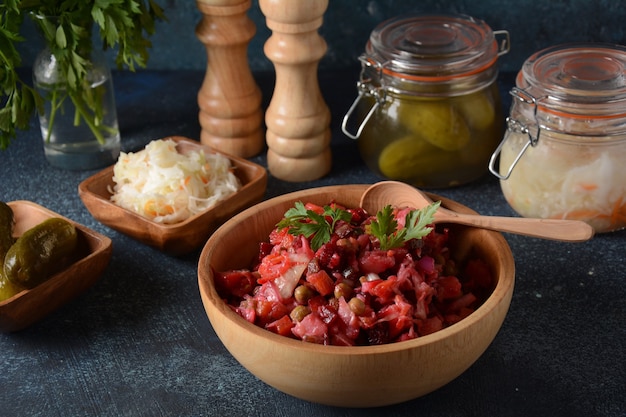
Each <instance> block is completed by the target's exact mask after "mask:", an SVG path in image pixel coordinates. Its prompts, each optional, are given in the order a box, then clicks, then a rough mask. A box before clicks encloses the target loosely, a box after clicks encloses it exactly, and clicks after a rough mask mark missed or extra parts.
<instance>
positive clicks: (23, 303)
mask: <svg viewBox="0 0 626 417" xmlns="http://www.w3.org/2000/svg"><path fill="white" fill-rule="evenodd" d="M7 204H8V205H9V207H11V209H12V210H13V216H14V219H15V226H14V229H13V235H14V236H15V237H18V236H20V235H22V234H23V233H24V232H25V231H26V230H28V229H30V228H31V227H34V226H36V225H37V224H39V223H41V222H43V221H44V220H47V219H49V218H51V217H59V218H62V219H65V220H67V221H69V222H70V223H72V224H73V225H74V226H75V227H76V232H77V234H78V244H77V245H76V253H75V255H74V256H75V259H76V260H75V262H73V263H72V264H71V265H70V266H68V267H67V268H65V269H64V270H63V271H60V272H58V273H57V274H55V275H53V276H52V277H50V278H49V279H48V280H47V281H45V282H43V283H42V284H39V285H38V286H36V287H35V288H33V289H30V290H24V291H22V292H20V293H18V294H16V295H14V296H13V297H11V298H8V299H6V300H4V301H0V330H1V331H3V332H14V331H17V330H21V329H24V328H26V327H28V326H30V325H31V324H33V323H35V322H37V321H39V320H41V319H42V318H43V317H45V316H47V315H48V314H50V313H51V312H53V311H54V310H56V309H58V308H59V307H60V306H62V305H63V304H65V303H67V302H68V301H70V300H72V299H73V298H75V297H77V296H78V295H79V294H81V293H83V292H84V291H85V290H87V289H88V288H89V287H91V286H92V285H93V284H94V283H95V282H96V281H97V280H98V279H99V278H100V276H101V275H102V272H104V269H105V268H106V266H107V265H108V264H109V261H110V259H111V253H112V244H111V239H109V238H108V237H106V236H104V235H102V234H100V233H97V232H95V231H93V230H91V229H88V228H87V227H85V226H83V225H81V224H78V223H76V222H74V221H73V220H70V219H68V218H66V217H63V216H61V215H60V214H57V213H55V212H53V211H50V210H48V209H47V208H45V207H42V206H40V205H38V204H35V203H33V202H30V201H12V202H9V203H7Z"/></svg>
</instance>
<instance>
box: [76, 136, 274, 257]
mask: <svg viewBox="0 0 626 417" xmlns="http://www.w3.org/2000/svg"><path fill="white" fill-rule="evenodd" d="M168 139H172V140H174V141H176V142H177V145H176V148H177V150H178V151H179V152H180V153H183V154H184V153H186V152H191V151H198V150H201V149H203V150H204V151H205V152H207V153H209V152H211V153H217V152H216V151H215V150H213V149H211V148H210V147H208V146H206V145H202V144H200V143H199V142H197V141H194V140H191V139H187V138H183V137H180V136H173V137H171V138H168ZM226 156H227V157H228V158H229V159H230V161H231V164H232V165H233V167H234V169H235V175H237V177H238V178H239V180H240V181H241V184H242V186H241V189H240V190H239V191H237V192H236V193H234V194H232V195H230V196H229V197H228V198H226V199H225V200H223V201H221V202H219V203H217V204H216V205H215V206H213V207H211V208H209V209H207V210H205V211H202V212H200V213H197V214H195V215H193V216H191V217H189V218H188V219H186V220H184V221H182V222H179V223H175V224H160V223H156V222H154V221H152V220H150V219H148V218H146V217H143V216H141V215H139V214H137V213H135V212H133V211H131V210H128V209H125V208H122V207H120V206H118V205H116V204H114V203H113V202H112V201H111V195H112V194H111V191H110V190H112V189H113V186H114V185H115V183H114V182H113V166H110V167H108V168H105V169H104V170H102V171H100V172H98V173H97V174H95V175H93V176H91V177H89V178H87V179H85V180H84V181H83V182H81V183H80V184H79V186H78V194H79V196H80V198H81V200H82V201H83V203H84V204H85V206H86V207H87V210H89V212H90V213H91V215H92V216H93V217H95V218H96V219H97V220H98V221H100V222H101V223H103V224H105V225H107V226H108V227H110V228H112V229H115V230H117V231H119V232H121V233H124V234H127V235H129V236H131V237H133V238H135V239H137V240H139V241H140V242H143V243H145V244H147V245H150V246H153V247H156V248H158V249H160V250H161V251H163V252H166V253H168V254H171V255H182V254H185V253H188V252H191V251H192V250H194V249H197V248H199V247H201V246H202V245H203V244H204V243H205V242H206V240H207V238H208V237H209V236H210V235H211V233H212V232H213V231H214V230H215V229H216V228H217V227H218V226H219V225H221V224H222V223H223V222H224V221H225V220H227V219H230V218H231V217H232V216H233V215H234V214H236V213H238V212H240V211H241V210H243V209H245V208H247V207H250V206H251V205H253V204H254V203H257V202H259V201H261V199H262V198H263V196H264V194H265V188H266V186H267V172H266V170H265V168H263V167H262V166H260V165H257V164H254V163H252V162H249V161H247V160H245V159H242V158H239V157H236V156H232V155H226Z"/></svg>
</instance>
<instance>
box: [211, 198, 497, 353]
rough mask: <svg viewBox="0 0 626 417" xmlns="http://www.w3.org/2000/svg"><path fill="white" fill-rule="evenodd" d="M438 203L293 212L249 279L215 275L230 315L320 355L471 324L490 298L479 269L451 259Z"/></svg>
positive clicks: (305, 206)
mask: <svg viewBox="0 0 626 417" xmlns="http://www.w3.org/2000/svg"><path fill="white" fill-rule="evenodd" d="M439 204H440V202H436V203H434V204H431V205H430V206H427V207H424V208H422V209H419V210H417V209H412V208H399V207H392V206H386V207H384V208H383V209H382V210H380V211H379V212H378V213H376V214H375V215H370V214H369V213H367V212H366V211H365V210H363V209H362V208H346V207H343V206H341V205H339V204H336V203H334V202H331V203H330V204H329V205H326V206H319V205H315V204H311V203H303V202H296V203H295V205H294V207H292V208H291V209H289V210H288V211H287V212H286V213H285V215H284V217H283V219H281V220H280V221H279V222H278V223H277V224H276V227H275V228H274V229H273V230H272V232H271V233H270V235H269V237H268V241H266V242H262V243H261V244H260V246H259V254H258V258H257V259H256V260H255V262H254V264H253V265H251V266H250V268H249V269H240V270H231V271H222V272H216V273H215V274H214V276H215V285H216V288H217V291H218V293H219V294H220V296H221V297H222V298H223V299H224V300H225V301H226V302H227V303H228V305H229V306H230V307H231V308H232V309H233V310H234V311H235V312H237V313H238V314H239V315H240V316H242V317H243V318H245V319H246V320H248V321H249V322H251V323H254V324H255V325H257V326H260V327H262V328H265V329H267V330H269V331H272V332H274V333H277V334H280V335H283V336H286V337H290V338H296V339H300V340H303V341H306V342H311V343H319V344H325V345H338V346H355V345H378V344H385V343H392V342H399V341H403V340H409V339H414V338H417V337H420V336H424V335H427V334H430V333H433V332H436V331H438V330H441V329H443V328H445V327H448V326H450V325H452V324H454V323H456V322H458V321H460V320H462V319H463V318H465V317H467V316H468V315H470V314H471V313H472V312H473V311H474V310H475V309H476V308H478V307H479V306H480V305H481V304H482V303H483V302H484V300H485V299H486V298H487V297H488V296H489V294H490V293H491V292H492V290H493V286H494V282H493V281H494V280H493V278H492V276H491V273H490V270H489V268H488V266H487V265H486V263H485V262H484V261H483V260H481V259H470V260H468V261H465V262H462V263H461V262H458V261H457V260H455V259H453V258H452V257H451V251H450V250H449V247H448V242H449V239H450V237H451V235H450V233H451V232H450V230H449V229H446V228H443V229H441V230H439V229H436V228H435V227H434V225H433V224H432V221H433V215H434V213H435V211H436V210H437V208H438V206H439Z"/></svg>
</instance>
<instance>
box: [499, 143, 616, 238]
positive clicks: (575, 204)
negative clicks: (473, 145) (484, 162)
mask: <svg viewBox="0 0 626 417" xmlns="http://www.w3.org/2000/svg"><path fill="white" fill-rule="evenodd" d="M548 134H549V133H546V134H545V135H543V136H542V138H543V142H541V143H540V144H538V145H537V146H536V147H532V146H531V147H529V148H528V149H527V150H526V152H525V153H524V154H523V155H522V157H521V158H520V160H519V162H518V163H517V165H515V168H514V169H513V171H512V173H511V176H510V177H509V179H507V180H503V181H501V182H500V184H501V186H502V191H503V193H504V196H505V198H506V200H507V201H508V203H509V204H510V205H511V207H513V209H515V211H517V212H518V213H519V214H520V215H522V216H524V217H540V218H554V219H573V220H583V221H586V222H587V223H589V224H590V225H591V226H593V228H594V229H595V231H596V232H607V231H612V230H617V229H621V228H624V227H626V182H625V178H626V164H624V161H625V160H626V147H625V146H624V143H623V141H622V142H619V141H613V142H611V141H608V142H607V141H605V142H601V141H598V142H595V143H587V144H581V143H579V142H575V141H571V140H570V141H563V140H561V141H559V140H552V141H549V140H548V139H546V137H547V135H548ZM553 135H555V134H553ZM553 139H555V138H553ZM527 141H528V136H527V135H526V134H523V133H517V132H509V133H507V137H506V143H505V146H503V148H502V153H501V167H502V171H505V170H506V169H508V167H509V166H511V164H512V163H513V160H514V159H515V158H516V157H517V155H518V154H519V152H520V150H521V148H522V146H523V145H524V144H525V143H526V142H527ZM540 141H541V139H540Z"/></svg>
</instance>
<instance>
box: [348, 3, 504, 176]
mask: <svg viewBox="0 0 626 417" xmlns="http://www.w3.org/2000/svg"><path fill="white" fill-rule="evenodd" d="M508 48H509V40H508V33H507V32H506V31H496V32H494V31H492V30H491V28H490V27H489V26H488V25H487V24H486V23H485V22H483V21H482V20H479V19H475V18H473V17H470V16H466V15H456V14H443V15H410V16H400V17H396V18H393V19H389V20H387V21H385V22H382V23H381V24H379V25H378V26H377V27H376V28H375V29H374V31H373V32H372V33H371V35H370V39H369V41H368V42H367V45H366V48H365V53H364V54H363V55H361V57H360V61H361V64H362V72H361V76H360V80H359V81H358V83H357V89H358V97H357V99H356V100H355V102H354V104H353V105H352V107H351V108H350V109H349V110H348V112H347V113H346V115H345V117H344V119H343V124H342V129H343V131H344V133H345V134H346V135H347V136H349V137H351V138H352V139H358V146H359V151H360V153H361V156H362V158H363V160H364V162H365V163H366V164H367V165H368V167H369V168H370V169H371V170H372V171H373V172H375V173H377V174H378V175H380V176H382V177H385V178H388V179H393V180H399V181H404V182H407V183H410V184H412V185H415V186H418V187H424V188H435V187H436V188H441V187H451V186H456V185H460V184H464V183H467V182H470V181H473V180H475V179H477V178H479V177H480V176H482V175H484V174H485V173H486V172H487V162H488V161H489V157H490V155H491V153H492V152H493V150H494V149H495V148H496V147H497V145H498V142H499V141H500V140H501V138H502V133H503V132H504V115H503V111H502V108H501V102H500V95H499V90H498V86H497V83H496V78H497V75H498V66H497V60H498V57H499V56H500V55H502V54H505V53H507V52H508ZM354 132H355V133H354Z"/></svg>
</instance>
